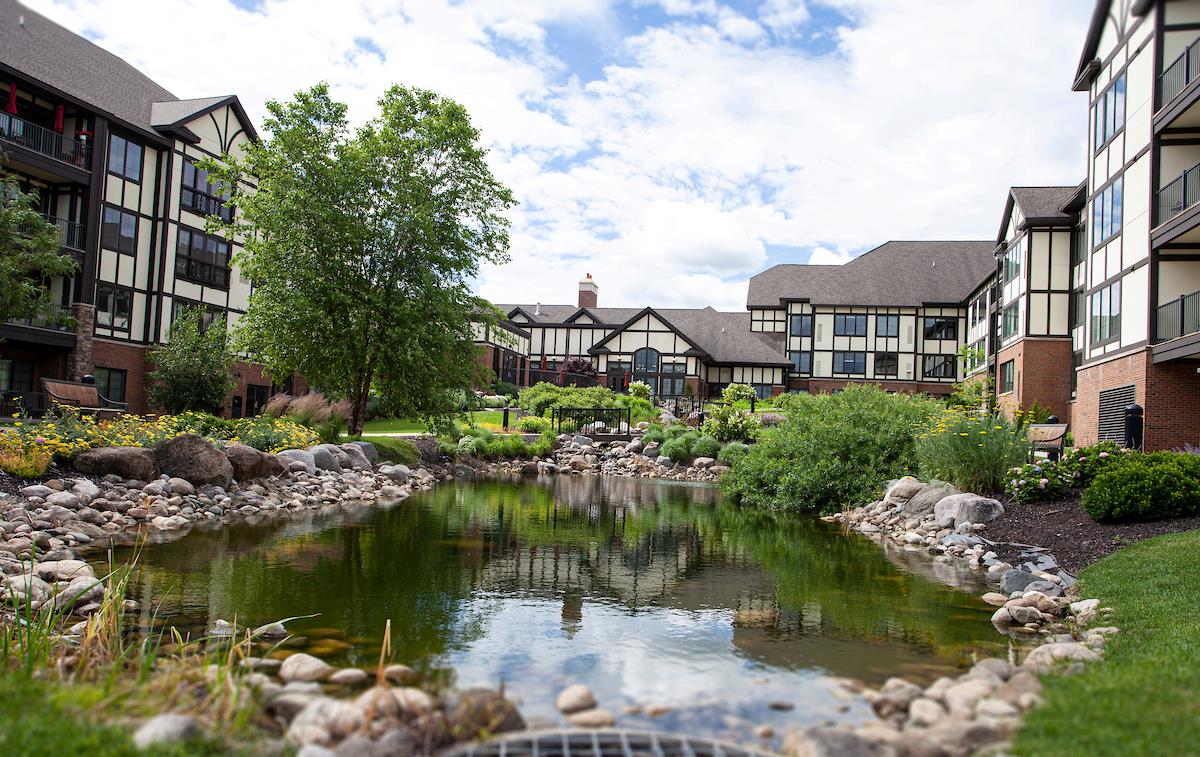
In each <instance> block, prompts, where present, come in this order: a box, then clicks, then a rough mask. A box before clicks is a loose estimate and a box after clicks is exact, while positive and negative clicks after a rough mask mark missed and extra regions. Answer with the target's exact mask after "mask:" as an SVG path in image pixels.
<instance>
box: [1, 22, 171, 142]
mask: <svg viewBox="0 0 1200 757" xmlns="http://www.w3.org/2000/svg"><path fill="white" fill-rule="evenodd" d="M22 17H24V20H25V23H24V25H23V26H22V25H21V23H20V20H21V18H22ZM0 62H2V63H4V65H6V66H9V67H11V68H14V69H16V70H18V71H21V72H23V73H25V74H28V75H29V76H31V77H33V78H34V79H37V80H38V81H40V82H42V83H43V84H45V85H47V86H49V87H53V88H54V89H57V90H60V91H61V92H63V93H65V94H67V95H68V96H70V97H72V98H74V99H75V100H78V101H80V102H84V103H87V104H88V105H90V106H91V107H93V108H94V109H96V110H98V111H101V112H103V113H107V114H108V115H111V116H115V117H116V118H117V119H119V120H121V121H125V122H127V123H129V124H131V125H133V126H136V127H138V128H141V129H144V130H146V131H153V129H152V124H151V118H150V110H151V105H152V104H153V103H155V102H163V101H168V100H178V99H179V98H177V97H176V96H175V95H173V94H171V93H170V92H168V91H167V90H166V89H165V88H164V87H162V86H161V85H159V84H158V83H157V82H155V81H153V80H152V79H150V77H148V76H146V75H145V74H143V73H142V72H141V71H138V70H137V69H136V68H134V67H133V66H131V65H129V64H128V63H126V62H125V61H124V60H122V59H120V58H118V57H117V56H115V55H113V54H112V53H110V52H108V51H106V50H104V49H102V48H101V47H99V46H98V45H95V44H93V43H91V42H89V41H88V40H86V39H84V38H83V37H81V36H79V35H78V34H75V33H74V32H71V31H68V30H67V29H65V28H63V27H61V26H59V25H58V24H56V23H54V22H53V21H51V20H50V19H48V18H46V17H45V16H42V15H40V14H38V13H35V12H34V11H31V10H30V9H28V8H26V7H25V6H23V5H21V4H20V3H17V2H15V0H0Z"/></svg>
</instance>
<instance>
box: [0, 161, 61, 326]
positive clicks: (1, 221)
mask: <svg viewBox="0 0 1200 757" xmlns="http://www.w3.org/2000/svg"><path fill="white" fill-rule="evenodd" d="M39 202H40V198H39V197H38V196H37V195H36V194H34V193H32V192H23V191H21V187H20V185H19V184H18V183H17V179H16V177H15V176H12V175H11V174H8V173H5V172H3V171H2V170H0V323H3V322H5V321H8V320H11V319H14V318H38V317H42V316H46V315H47V314H49V313H50V312H51V301H50V287H49V282H50V279H51V278H52V277H54V276H70V275H71V274H72V273H74V272H75V261H74V260H72V259H71V258H70V257H68V256H66V255H63V254H62V239H61V238H60V237H59V230H58V227H57V226H55V225H54V224H52V223H49V222H48V221H47V220H46V219H45V218H44V217H43V215H42V212H43V211H42V209H40V208H39V207H38V203H39Z"/></svg>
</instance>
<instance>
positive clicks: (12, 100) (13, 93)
mask: <svg viewBox="0 0 1200 757" xmlns="http://www.w3.org/2000/svg"><path fill="white" fill-rule="evenodd" d="M4 110H5V112H7V113H11V114H13V115H14V116H15V115H17V85H16V83H13V84H9V85H8V105H7V106H5V108H4Z"/></svg>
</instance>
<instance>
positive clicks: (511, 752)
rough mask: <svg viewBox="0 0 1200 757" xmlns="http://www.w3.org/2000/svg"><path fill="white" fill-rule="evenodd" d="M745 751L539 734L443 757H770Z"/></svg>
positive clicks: (664, 738)
mask: <svg viewBox="0 0 1200 757" xmlns="http://www.w3.org/2000/svg"><path fill="white" fill-rule="evenodd" d="M769 755H770V752H761V751H757V750H753V749H747V748H746V747H741V746H737V745H735V744H728V743H723V742H719V741H714V740H712V739H702V738H695V737H692V736H682V735H678V734H670V733H653V732H648V731H647V732H641V731H625V730H603V731H581V730H570V731H537V732H524V733H519V734H513V735H509V736H507V737H503V738H499V739H494V740H492V741H488V742H486V743H482V744H468V745H466V746H462V747H457V748H455V749H453V750H451V751H448V752H446V753H444V755H443V757H769Z"/></svg>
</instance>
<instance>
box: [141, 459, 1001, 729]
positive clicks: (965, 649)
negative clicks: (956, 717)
mask: <svg viewBox="0 0 1200 757" xmlns="http://www.w3.org/2000/svg"><path fill="white" fill-rule="evenodd" d="M164 538H171V537H169V536H166V537H164ZM126 556H128V553H127V554H126ZM985 590H986V589H985V587H984V586H983V585H982V584H980V583H979V582H978V578H977V576H976V575H975V574H973V573H970V572H968V571H959V570H956V569H955V568H953V567H951V566H949V565H943V564H935V563H932V562H931V561H930V559H929V557H928V555H925V554H921V553H916V552H906V551H901V550H895V551H891V552H888V551H885V550H884V549H881V548H880V546H879V545H877V544H874V543H872V542H870V541H869V540H867V539H865V538H863V537H860V536H857V535H848V534H845V533H843V532H842V531H841V530H840V529H838V528H835V527H832V526H830V525H828V524H824V523H821V522H820V521H817V520H812V519H807V518H798V517H787V516H778V515H770V514H766V513H762V512H755V511H748V510H743V509H740V508H738V507H735V506H733V505H732V504H730V503H727V502H724V501H722V499H721V496H720V494H719V492H718V491H717V490H716V489H714V488H711V487H702V486H691V485H683V484H673V483H665V482H655V481H649V480H644V479H626V478H609V477H593V476H587V477H581V476H558V477H553V478H544V479H538V480H536V481H535V480H529V479H526V480H523V481H478V482H458V483H453V484H451V483H446V484H442V485H439V486H438V487H437V488H435V489H434V490H433V491H431V492H428V493H424V494H419V495H415V496H413V497H411V498H409V499H407V500H405V501H403V502H400V503H397V504H395V505H394V506H391V507H386V508H381V507H377V506H366V505H361V506H359V505H349V506H346V507H343V508H341V509H332V510H330V511H327V512H319V511H318V512H309V513H303V514H299V515H297V514H293V515H290V516H286V517H285V516H280V515H276V516H273V517H270V518H264V519H263V520H262V521H260V522H257V523H247V524H241V525H237V526H233V527H223V528H210V529H204V528H197V529H195V530H193V531H192V532H191V533H189V534H187V535H185V536H183V537H182V538H176V539H175V540H174V541H163V542H160V543H152V544H149V545H147V546H145V547H143V548H142V550H141V554H140V557H139V562H138V569H137V574H136V576H135V579H134V581H133V587H132V591H133V593H134V594H135V598H136V599H138V600H139V601H140V602H141V606H142V608H143V609H142V617H141V623H142V626H143V627H144V628H154V629H161V628H164V627H166V626H175V627H177V628H180V629H181V630H184V631H185V632H189V633H191V634H192V635H193V636H196V635H199V634H201V633H203V630H204V629H205V628H206V627H208V626H209V625H211V624H212V623H213V622H214V621H215V620H217V619H218V618H222V619H226V620H231V621H232V620H234V619H235V618H236V621H237V622H238V624H239V625H242V624H245V625H250V626H254V625H258V624H262V623H266V622H269V621H273V620H277V619H281V618H287V617H293V616H301V615H309V614H316V617H313V618H307V619H303V620H296V621H293V622H291V623H289V624H288V627H289V630H291V631H292V632H293V633H294V634H295V635H296V637H297V638H296V639H294V640H293V641H292V642H290V644H289V647H290V648H291V649H301V650H305V651H309V652H311V653H313V654H317V655H319V656H321V657H323V658H324V659H326V660H328V661H330V662H331V663H334V664H338V665H355V666H360V667H364V668H367V669H373V668H374V667H375V664H376V662H377V660H378V657H379V652H380V647H381V643H382V637H383V633H384V627H385V623H386V622H387V621H388V620H389V619H390V620H391V624H392V625H391V628H392V649H393V650H394V657H393V661H394V662H402V663H405V664H407V665H410V666H412V667H413V668H415V669H416V670H418V671H419V672H420V674H421V676H422V678H423V682H424V684H426V685H429V686H435V687H437V686H456V687H466V686H474V685H484V686H493V687H495V686H498V685H499V684H501V683H503V685H504V686H505V689H506V691H507V693H508V694H509V695H510V696H512V697H513V698H514V699H516V700H517V701H518V702H519V703H520V705H521V709H522V712H523V713H524V714H525V716H526V717H527V719H529V720H530V721H531V722H533V723H539V724H542V723H544V724H553V723H561V722H562V720H561V716H559V715H558V714H557V713H556V711H555V710H554V706H553V700H554V697H555V695H556V693H557V692H558V691H559V690H561V689H562V688H563V687H564V686H566V685H569V684H571V683H577V682H583V683H586V684H588V685H589V686H591V687H592V689H593V691H595V693H596V696H597V699H598V700H599V702H600V704H601V706H603V707H605V708H607V709H609V710H610V711H612V712H614V713H616V714H617V715H618V724H619V725H622V726H625V727H636V728H656V729H663V730H674V731H684V732H688V733H693V734H702V735H709V736H714V737H721V738H729V739H733V740H736V741H740V742H743V743H746V742H751V741H752V740H753V738H754V737H753V731H754V728H755V727H756V726H758V725H760V724H764V723H766V724H770V725H771V726H773V727H774V728H775V729H776V730H777V731H778V732H783V731H784V730H785V729H787V728H788V727H791V726H803V725H807V724H812V723H817V722H825V721H840V720H860V719H862V718H864V717H865V716H866V714H867V707H866V705H865V703H864V702H862V701H861V699H857V698H849V699H848V698H846V697H844V696H839V687H838V686H836V685H835V684H834V682H833V679H834V678H837V677H849V678H854V679H858V680H861V681H864V682H866V683H868V684H873V685H878V684H880V683H882V682H883V681H884V680H885V679H886V678H887V677H889V676H892V675H903V676H906V677H910V678H913V679H917V680H924V681H928V680H932V679H933V678H935V677H936V676H938V675H941V674H944V673H949V672H953V671H957V670H960V669H962V668H964V667H966V666H969V665H970V664H971V663H972V662H973V661H974V660H975V659H977V658H978V657H981V656H991V655H1003V654H1004V653H1005V649H1006V643H1005V640H1004V637H1002V636H1000V635H999V634H997V633H996V632H995V630H994V629H993V628H992V627H991V625H990V623H988V616H989V614H990V613H989V608H988V607H987V606H986V605H984V603H983V602H981V601H980V600H979V599H978V596H979V594H980V593H982V592H983V591H985ZM785 703H786V704H785ZM647 704H661V705H667V706H669V707H671V708H672V709H671V712H670V713H669V714H668V715H666V716H663V717H659V718H654V719H650V718H647V717H644V716H641V715H635V714H627V713H626V712H625V708H626V707H627V706H644V705H647ZM772 705H774V706H772ZM785 707H787V709H784V708H785Z"/></svg>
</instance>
